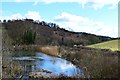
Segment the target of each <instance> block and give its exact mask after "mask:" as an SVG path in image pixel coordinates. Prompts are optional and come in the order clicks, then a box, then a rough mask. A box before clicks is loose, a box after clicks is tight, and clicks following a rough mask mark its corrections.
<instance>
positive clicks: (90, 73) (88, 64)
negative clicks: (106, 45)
mask: <svg viewBox="0 0 120 80" xmlns="http://www.w3.org/2000/svg"><path fill="white" fill-rule="evenodd" d="M60 53H61V54H63V55H62V57H65V58H66V59H67V60H69V61H71V62H73V64H75V65H77V66H79V67H80V68H82V69H84V70H85V71H84V72H85V77H90V78H117V77H118V55H117V53H116V52H111V51H101V50H95V49H89V50H88V49H83V48H71V49H70V48H63V47H62V50H61V52H60Z"/></svg>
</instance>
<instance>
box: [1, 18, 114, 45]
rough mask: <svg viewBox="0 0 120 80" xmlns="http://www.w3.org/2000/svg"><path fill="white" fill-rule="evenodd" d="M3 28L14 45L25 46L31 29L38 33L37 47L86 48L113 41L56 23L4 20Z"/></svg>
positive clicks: (109, 38)
mask: <svg viewBox="0 0 120 80" xmlns="http://www.w3.org/2000/svg"><path fill="white" fill-rule="evenodd" d="M2 26H3V27H5V29H6V30H7V32H8V34H9V36H10V37H11V38H12V39H13V40H14V42H13V44H24V42H23V35H24V34H25V32H26V31H27V30H30V29H31V30H32V32H35V33H36V39H35V43H34V44H37V45H65V46H73V45H82V46H85V45H90V44H96V43H100V42H103V41H108V40H112V39H113V38H111V37H107V36H98V35H94V34H90V33H85V32H71V31H68V30H65V29H63V28H60V27H59V26H58V25H57V24H55V23H47V22H45V21H41V22H40V21H33V20H32V19H23V20H8V21H6V20H4V21H3V22H2Z"/></svg>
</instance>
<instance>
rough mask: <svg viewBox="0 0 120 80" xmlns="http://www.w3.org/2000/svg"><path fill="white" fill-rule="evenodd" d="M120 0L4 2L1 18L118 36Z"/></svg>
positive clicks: (10, 0) (21, 0)
mask: <svg viewBox="0 0 120 80" xmlns="http://www.w3.org/2000/svg"><path fill="white" fill-rule="evenodd" d="M28 1H29V2H28ZM118 1H119V0H35V1H34V0H4V1H2V7H1V9H0V14H2V15H0V19H1V20H3V19H7V20H8V19H24V18H30V19H34V20H40V21H43V20H44V21H46V22H53V23H56V24H58V25H59V26H60V27H62V28H65V29H68V30H73V31H75V32H87V33H92V34H97V35H104V36H111V37H117V36H118Z"/></svg>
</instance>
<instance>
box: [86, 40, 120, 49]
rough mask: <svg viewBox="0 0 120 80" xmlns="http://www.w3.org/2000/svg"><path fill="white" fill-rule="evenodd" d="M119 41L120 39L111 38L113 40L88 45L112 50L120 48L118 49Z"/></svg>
mask: <svg viewBox="0 0 120 80" xmlns="http://www.w3.org/2000/svg"><path fill="white" fill-rule="evenodd" d="M118 42H119V43H120V40H119V41H118V39H117V40H111V41H106V42H102V43H97V44H93V45H88V46H87V47H92V48H100V49H111V50H112V51H116V50H120V49H118Z"/></svg>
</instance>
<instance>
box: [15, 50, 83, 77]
mask: <svg viewBox="0 0 120 80" xmlns="http://www.w3.org/2000/svg"><path fill="white" fill-rule="evenodd" d="M34 54H35V55H34V56H33V55H32V56H30V55H27V56H26V55H21V56H20V55H19V57H16V56H15V57H13V60H14V61H19V63H20V64H21V65H22V66H23V67H24V70H25V71H26V72H31V71H34V70H41V69H44V70H48V71H51V72H52V74H54V75H60V74H63V75H66V76H81V72H82V70H81V69H79V68H77V67H76V66H75V65H73V64H72V63H71V62H69V61H67V60H64V59H61V58H57V57H53V56H49V55H46V54H43V53H40V52H36V53H34Z"/></svg>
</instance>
